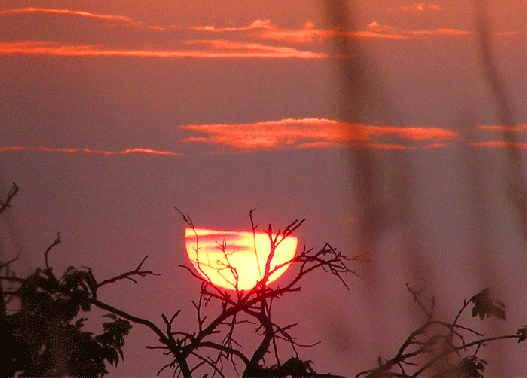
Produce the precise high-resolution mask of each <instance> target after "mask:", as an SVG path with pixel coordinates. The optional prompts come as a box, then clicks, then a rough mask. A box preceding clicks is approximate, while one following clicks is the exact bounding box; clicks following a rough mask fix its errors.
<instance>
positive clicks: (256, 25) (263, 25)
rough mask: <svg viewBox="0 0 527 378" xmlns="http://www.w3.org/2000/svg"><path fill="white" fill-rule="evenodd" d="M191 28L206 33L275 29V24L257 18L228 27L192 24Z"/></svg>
mask: <svg viewBox="0 0 527 378" xmlns="http://www.w3.org/2000/svg"><path fill="white" fill-rule="evenodd" d="M190 29H191V30H195V31H202V32H208V33H225V32H241V31H248V30H258V29H276V25H273V24H272V23H271V20H264V21H262V20H260V19H257V20H256V21H253V22H252V23H251V24H250V25H248V26H229V27H220V28H218V27H215V26H194V27H190Z"/></svg>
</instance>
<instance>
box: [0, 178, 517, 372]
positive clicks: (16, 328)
mask: <svg viewBox="0 0 527 378" xmlns="http://www.w3.org/2000/svg"><path fill="white" fill-rule="evenodd" d="M17 191H18V187H17V186H16V184H13V187H12V189H11V191H10V192H9V193H8V196H7V200H6V201H4V202H2V207H1V209H2V212H3V211H4V210H5V209H7V208H8V207H9V205H10V203H11V201H12V199H13V197H14V196H15V195H16V193H17ZM178 211H179V210H178ZM180 213H181V212H180ZM181 215H182V217H183V219H184V220H185V221H186V222H187V224H188V225H189V226H190V227H192V228H193V227H194V224H193V222H192V220H191V218H190V217H189V216H188V215H184V214H183V213H181ZM250 219H251V225H252V231H253V233H255V232H256V229H257V225H255V224H254V222H253V217H252V211H251V212H250ZM303 222H304V220H303V219H302V220H298V219H297V220H295V221H294V222H292V223H291V224H289V225H288V226H287V227H285V228H284V229H283V230H278V231H277V232H276V233H274V232H273V228H272V226H271V225H269V226H268V227H267V228H266V230H265V232H266V233H267V234H268V236H269V238H270V241H271V253H270V255H269V258H268V260H267V261H266V262H265V271H264V274H263V276H262V278H261V279H260V280H259V281H258V282H257V284H256V285H255V286H254V287H253V288H252V289H250V290H246V291H243V290H237V289H234V290H227V289H223V288H221V287H219V286H217V285H215V284H213V283H212V282H211V281H210V280H208V279H207V277H206V276H204V275H201V274H199V272H197V271H196V270H194V269H192V268H190V267H188V266H182V268H183V269H185V270H186V271H187V272H188V273H189V274H190V276H191V277H192V278H193V279H196V280H199V281H200V282H201V289H200V292H199V298H198V300H197V301H195V302H193V305H194V308H195V310H196V324H197V329H194V330H180V329H174V320H175V319H176V318H177V316H178V315H179V313H180V310H178V311H176V312H175V313H174V314H173V315H171V316H170V317H167V316H166V315H164V314H161V318H162V320H163V323H164V325H165V329H161V328H159V327H158V326H156V325H155V324H154V323H153V322H152V321H150V320H147V319H143V318H139V317H137V316H134V315H133V314H131V313H128V312H125V311H123V310H120V309H119V308H117V307H114V306H112V305H109V304H107V303H105V302H103V301H101V300H100V299H99V298H98V295H97V293H98V289H99V288H100V287H101V286H105V285H111V284H113V283H115V282H118V281H121V280H131V281H133V282H135V283H137V280H136V278H138V277H145V276H150V275H155V273H154V272H152V271H149V270H144V269H143V265H144V263H145V261H146V258H147V257H145V258H144V259H143V260H142V261H141V263H140V264H139V265H138V266H137V267H136V268H135V269H133V270H130V271H128V272H124V273H122V274H120V275H117V276H114V277H111V278H108V279H106V280H103V281H101V282H97V280H96V279H95V277H94V275H93V273H92V271H91V269H89V268H81V269H78V268H74V267H71V266H70V267H68V268H67V269H66V270H65V272H64V273H63V275H62V276H61V277H60V279H59V278H57V276H56V275H55V273H54V272H53V269H52V267H50V266H49V264H48V255H49V253H50V252H51V251H52V249H53V247H55V246H56V245H57V244H59V243H60V235H58V236H57V238H56V239H55V241H54V242H53V243H52V244H51V245H50V246H49V247H48V248H47V249H46V251H45V252H44V264H45V268H42V269H41V268H38V269H36V271H35V272H34V273H33V274H31V275H30V276H28V277H26V278H20V277H18V276H17V275H16V274H14V272H13V271H12V269H11V265H12V264H13V263H14V262H15V261H16V257H15V258H13V259H11V260H10V261H7V262H6V263H3V264H1V265H0V294H1V298H2V300H1V301H0V304H1V308H0V336H1V340H2V353H1V354H0V358H1V360H0V368H1V370H0V375H2V376H11V377H13V376H66V375H67V376H78V377H102V376H104V375H105V374H107V373H108V371H107V369H106V366H107V364H110V365H113V366H117V364H118V362H119V359H121V360H123V359H124V355H123V350H122V348H123V346H124V337H125V336H126V335H127V334H128V333H129V331H130V330H131V328H132V324H131V323H134V324H140V325H143V326H146V327H148V328H149V329H150V330H151V331H152V332H154V334H155V335H156V336H157V337H158V340H159V345H157V346H150V347H147V348H151V349H159V350H161V351H163V353H165V354H166V355H168V356H170V357H171V361H170V362H169V363H168V364H166V365H164V366H162V367H161V368H160V369H159V370H158V372H157V373H158V374H160V373H161V372H163V371H165V370H167V369H170V370H172V372H173V374H174V375H182V376H183V377H192V376H202V375H203V374H204V373H207V374H210V376H213V377H214V376H218V377H225V376H226V375H225V369H226V367H227V365H231V366H232V367H233V368H234V370H235V371H236V372H237V373H238V374H239V375H241V376H243V377H328V378H330V377H338V376H335V375H331V374H321V373H317V372H316V371H315V370H314V369H313V368H312V366H311V361H306V360H303V359H301V357H300V354H299V353H298V347H306V346H313V345H314V344H312V345H303V344H300V343H299V342H297V341H296V339H295V338H294V337H293V335H292V334H291V332H292V329H293V328H294V327H295V326H296V325H297V324H296V323H292V324H287V325H280V324H277V323H276V322H275V321H274V318H273V316H272V314H273V312H272V308H273V302H274V301H275V300H278V299H280V298H282V297H283V296H285V295H286V294H291V293H297V292H298V291H300V282H301V281H302V280H303V279H304V278H305V277H306V276H307V275H308V274H310V273H311V272H313V271H317V270H324V271H326V272H329V273H331V274H332V275H334V276H335V277H336V278H337V279H339V280H340V281H341V282H342V284H343V285H344V286H346V287H347V284H346V282H345V276H346V275H347V274H354V271H353V270H351V269H350V268H349V266H348V265H349V264H350V262H359V261H360V257H359V256H355V257H353V258H347V257H346V256H344V255H343V254H342V253H341V252H339V251H338V250H337V249H335V248H334V247H332V246H331V245H329V244H325V245H324V246H323V247H322V248H321V249H319V250H314V249H305V248H304V249H303V250H302V251H301V252H300V253H298V254H297V255H296V256H295V257H294V258H293V259H292V260H291V261H290V262H288V263H287V264H289V265H290V268H289V269H293V270H294V274H293V275H292V278H290V279H289V280H288V281H285V282H284V283H282V284H281V285H280V284H273V286H270V285H268V284H267V283H268V280H269V277H270V276H271V275H272V274H273V273H275V272H276V271H277V270H279V269H280V268H282V267H283V266H284V265H285V264H282V265H278V266H276V267H274V268H271V260H272V257H273V253H274V251H275V250H276V248H277V247H278V245H280V243H282V242H283V241H284V240H285V239H286V238H288V237H290V236H291V235H292V234H293V233H294V232H295V231H296V230H297V229H298V228H299V227H300V226H301V225H302V223H303ZM196 237H197V234H196ZM220 248H221V249H222V251H223V252H224V253H227V252H226V245H225V243H223V244H222V245H220ZM198 269H199V267H198ZM231 269H234V268H233V267H231ZM234 276H235V277H236V274H235V275H234ZM4 283H6V284H7V286H6V287H5V289H4V285H3V284H4ZM235 287H236V285H235ZM407 289H408V291H409V293H410V294H411V295H412V296H413V298H414V300H415V302H416V303H417V305H418V306H419V307H420V308H421V310H422V311H423V313H424V315H425V322H424V323H423V324H422V325H421V326H419V327H418V328H417V329H416V330H415V331H413V332H412V333H411V334H410V335H409V336H408V338H407V339H406V340H405V341H404V343H403V344H402V345H401V347H400V348H399V349H398V352H397V353H396V355H395V356H394V357H393V358H391V359H389V360H383V359H382V358H381V357H379V360H378V367H376V368H373V369H370V370H365V371H362V372H360V373H358V374H357V375H356V377H357V378H359V377H369V378H372V377H423V376H431V375H432V376H436V377H447V376H448V377H452V376H456V377H476V378H479V377H483V376H484V375H483V374H484V369H485V365H486V361H485V360H483V359H482V358H480V357H479V355H478V353H479V351H480V350H481V348H482V347H484V346H485V345H486V344H488V343H490V342H496V341H499V340H504V339H514V340H517V341H518V342H522V341H525V339H527V326H522V327H520V328H519V329H518V330H517V332H516V333H515V334H509V335H500V336H494V337H485V336H484V335H483V334H482V333H480V332H479V331H477V330H475V329H474V328H472V327H468V326H465V325H462V324H460V319H461V317H462V315H463V314H464V313H465V311H466V310H467V309H468V308H469V306H472V317H479V318H480V319H481V320H485V319H487V318H497V319H501V320H505V318H506V315H505V305H504V304H503V303H502V302H500V301H496V300H494V299H493V298H492V297H491V295H490V290H489V289H484V290H482V291H481V292H479V293H478V294H476V295H474V296H472V297H471V298H470V299H469V300H468V301H465V302H464V303H463V306H462V307H461V309H460V310H459V312H458V313H457V315H456V317H455V319H454V320H453V321H452V322H445V321H441V320H437V319H435V318H434V306H435V298H432V300H431V304H430V305H429V306H426V305H425V304H424V302H423V301H422V299H421V296H422V295H421V293H420V292H417V291H415V290H413V289H412V288H411V287H410V286H409V285H408V286H407ZM93 306H95V307H98V308H100V309H102V310H105V311H108V314H107V315H104V316H105V317H107V318H109V319H110V321H108V322H106V323H104V324H103V332H102V333H101V334H98V335H94V334H93V333H91V332H87V331H83V327H84V325H85V321H86V318H85V317H80V318H79V314H80V313H81V312H82V313H87V312H89V311H90V310H91V309H92V308H93ZM241 325H249V326H251V327H253V328H254V331H255V334H256V336H255V337H257V338H258V340H259V344H258V346H257V347H256V349H255V350H254V351H252V353H251V354H246V352H245V349H244V347H243V344H242V343H240V342H239V340H237V339H236V331H237V330H238V328H239V327H240V326H241ZM284 343H285V344H287V345H289V346H290V349H291V351H292V352H290V356H289V358H287V357H286V358H284V357H283V355H284V352H283V348H282V344H284ZM291 354H292V355H291ZM198 372H199V374H198Z"/></svg>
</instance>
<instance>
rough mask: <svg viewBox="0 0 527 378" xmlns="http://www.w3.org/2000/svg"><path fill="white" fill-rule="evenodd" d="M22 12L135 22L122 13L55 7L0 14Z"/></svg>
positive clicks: (17, 10) (0, 12)
mask: <svg viewBox="0 0 527 378" xmlns="http://www.w3.org/2000/svg"><path fill="white" fill-rule="evenodd" d="M21 13H41V14H46V13H48V14H59V15H72V16H79V17H87V18H94V19H99V20H106V21H121V22H127V23H128V22H130V23H134V22H135V21H134V20H133V19H132V18H130V17H126V16H120V15H111V14H95V13H91V12H83V11H72V10H69V9H53V8H22V9H8V10H5V11H0V15H6V14H21Z"/></svg>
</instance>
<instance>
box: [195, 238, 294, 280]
mask: <svg viewBox="0 0 527 378" xmlns="http://www.w3.org/2000/svg"><path fill="white" fill-rule="evenodd" d="M273 236H274V235H273ZM297 244H298V239H297V238H296V237H293V236H289V237H288V238H286V239H284V240H283V241H282V242H281V243H280V244H279V245H278V246H277V247H276V249H275V252H274V253H275V254H274V257H273V259H272V261H271V264H270V271H271V272H272V271H273V269H275V268H276V267H277V266H280V265H282V264H285V263H287V262H289V261H291V259H293V257H294V256H295V251H296V247H297ZM185 250H186V252H187V256H188V258H189V260H190V261H191V262H192V265H193V266H194V268H195V269H196V271H197V272H198V273H199V274H200V275H201V276H202V277H203V278H205V279H206V280H208V281H210V282H212V283H213V284H214V285H216V286H221V287H224V288H226V289H233V290H234V289H238V290H250V289H252V288H253V287H254V286H255V285H256V283H257V282H258V281H259V280H261V279H262V278H263V277H264V275H265V266H266V262H267V259H268V258H269V255H270V253H271V241H270V239H269V236H268V235H267V234H266V233H265V232H256V233H255V234H254V235H253V233H252V232H246V231H214V230H208V229H202V228H195V229H192V228H186V229H185ZM288 267H289V265H285V266H283V267H281V268H279V269H278V270H277V271H276V272H274V273H273V274H271V275H270V276H269V280H268V283H270V282H273V281H275V280H277V279H278V278H279V277H280V276H281V275H282V274H283V273H284V272H285V271H286V270H287V268H288Z"/></svg>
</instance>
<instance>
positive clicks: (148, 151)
mask: <svg viewBox="0 0 527 378" xmlns="http://www.w3.org/2000/svg"><path fill="white" fill-rule="evenodd" d="M14 151H34V152H56V153H67V154H76V153H83V154H89V155H105V156H114V155H131V154H145V155H163V156H179V157H181V156H185V155H184V154H182V153H177V152H172V151H159V150H152V149H149V148H127V149H126V150H121V151H104V150H92V149H89V148H51V147H26V146H11V147H0V153H2V152H14Z"/></svg>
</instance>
